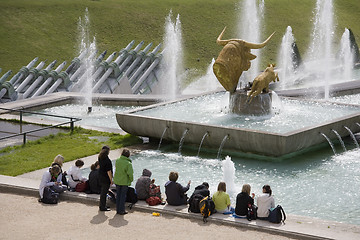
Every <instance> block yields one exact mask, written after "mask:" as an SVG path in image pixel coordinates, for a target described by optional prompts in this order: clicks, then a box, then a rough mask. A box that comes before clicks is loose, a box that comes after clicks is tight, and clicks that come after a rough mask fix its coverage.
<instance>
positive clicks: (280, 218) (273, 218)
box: [268, 205, 286, 223]
mask: <svg viewBox="0 0 360 240" xmlns="http://www.w3.org/2000/svg"><path fill="white" fill-rule="evenodd" d="M268 220H269V222H272V223H280V222H283V223H284V222H285V220H286V215H285V211H284V209H283V208H282V207H281V206H280V205H277V207H276V208H272V209H270V210H269V217H268Z"/></svg>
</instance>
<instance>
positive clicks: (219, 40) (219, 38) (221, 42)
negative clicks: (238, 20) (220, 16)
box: [216, 27, 230, 46]
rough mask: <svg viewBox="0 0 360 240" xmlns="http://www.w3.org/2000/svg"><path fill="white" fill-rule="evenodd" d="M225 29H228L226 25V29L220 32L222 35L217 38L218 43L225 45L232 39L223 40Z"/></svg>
mask: <svg viewBox="0 0 360 240" xmlns="http://www.w3.org/2000/svg"><path fill="white" fill-rule="evenodd" d="M225 30H226V27H224V30H222V32H221V33H220V35H219V36H218V38H217V39H216V43H217V44H218V45H221V46H225V45H226V44H228V42H229V41H230V40H221V38H222V36H223V35H224V32H225Z"/></svg>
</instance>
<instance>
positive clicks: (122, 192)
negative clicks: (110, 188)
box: [116, 185, 128, 213]
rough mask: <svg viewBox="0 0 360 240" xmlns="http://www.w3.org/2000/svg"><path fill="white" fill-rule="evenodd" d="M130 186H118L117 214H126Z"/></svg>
mask: <svg viewBox="0 0 360 240" xmlns="http://www.w3.org/2000/svg"><path fill="white" fill-rule="evenodd" d="M127 190H128V186H122V185H116V212H117V213H123V212H125V201H126V194H127Z"/></svg>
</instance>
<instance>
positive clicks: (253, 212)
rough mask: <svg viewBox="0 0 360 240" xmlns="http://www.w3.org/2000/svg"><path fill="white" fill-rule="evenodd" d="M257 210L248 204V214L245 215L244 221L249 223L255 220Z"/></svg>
mask: <svg viewBox="0 0 360 240" xmlns="http://www.w3.org/2000/svg"><path fill="white" fill-rule="evenodd" d="M257 209H258V207H257V206H255V205H252V204H250V203H249V204H248V213H247V215H246V219H247V220H249V221H251V220H256V218H257Z"/></svg>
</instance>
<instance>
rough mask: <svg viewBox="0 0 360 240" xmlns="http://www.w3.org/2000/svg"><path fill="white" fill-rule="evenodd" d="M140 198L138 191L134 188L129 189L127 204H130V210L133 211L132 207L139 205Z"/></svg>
mask: <svg viewBox="0 0 360 240" xmlns="http://www.w3.org/2000/svg"><path fill="white" fill-rule="evenodd" d="M137 201H138V198H137V194H136V191H135V189H134V188H133V187H128V190H127V193H126V202H129V203H130V205H129V208H130V209H131V208H132V206H133V205H134V204H135V203H137Z"/></svg>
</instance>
